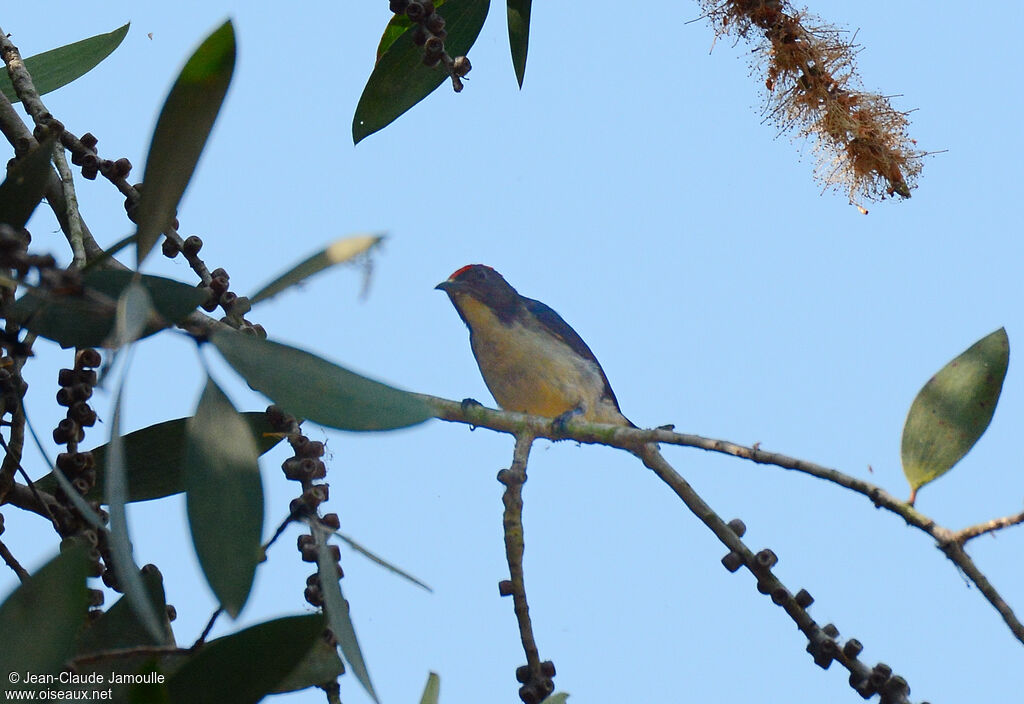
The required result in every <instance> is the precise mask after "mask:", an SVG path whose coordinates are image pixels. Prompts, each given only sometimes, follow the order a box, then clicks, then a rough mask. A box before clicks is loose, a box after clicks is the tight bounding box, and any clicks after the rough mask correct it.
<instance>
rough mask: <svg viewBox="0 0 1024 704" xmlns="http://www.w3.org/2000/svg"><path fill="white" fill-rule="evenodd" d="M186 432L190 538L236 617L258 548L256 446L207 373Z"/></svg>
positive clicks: (253, 573) (259, 515)
mask: <svg viewBox="0 0 1024 704" xmlns="http://www.w3.org/2000/svg"><path fill="white" fill-rule="evenodd" d="M186 434H187V438H188V444H187V445H186V447H185V486H186V495H187V505H188V524H189V527H190V528H191V530H192V543H193V545H195V549H196V555H197V556H198V557H199V564H200V566H201V567H202V568H203V574H205V575H206V580H207V581H208V582H209V583H210V588H211V589H213V593H214V594H216V595H217V599H218V600H219V601H220V605H221V606H222V607H224V610H225V611H227V612H228V613H229V614H230V615H231V617H232V618H237V617H238V614H239V612H241V610H242V607H243V606H244V605H245V602H246V600H247V599H248V598H249V591H250V590H251V589H252V582H253V578H254V577H255V576H256V565H257V564H259V561H260V558H261V552H262V551H261V549H260V540H261V539H262V537H263V484H262V483H261V482H260V467H259V462H258V460H259V449H258V447H257V445H256V440H255V439H254V438H253V436H252V432H251V431H250V430H249V424H248V423H246V422H245V420H244V419H243V418H242V417H241V416H240V415H239V414H238V411H236V410H235V407H234V406H232V405H231V401H229V400H228V397H227V396H225V395H224V392H223V391H221V390H220V388H219V387H218V386H217V384H215V383H214V382H213V380H212V379H207V380H206V388H205V389H204V390H203V394H202V396H200V398H199V405H198V406H197V407H196V414H195V415H194V416H193V417H192V418H191V419H190V420H189V422H188V424H187V428H186ZM274 684H276V683H274Z"/></svg>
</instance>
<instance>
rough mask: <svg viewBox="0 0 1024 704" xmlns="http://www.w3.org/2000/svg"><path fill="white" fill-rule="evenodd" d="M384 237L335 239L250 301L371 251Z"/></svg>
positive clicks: (266, 297) (261, 299)
mask: <svg viewBox="0 0 1024 704" xmlns="http://www.w3.org/2000/svg"><path fill="white" fill-rule="evenodd" d="M382 239H384V236H383V235H357V236H355V237H343V238H342V239H339V240H335V241H334V242H332V243H331V244H330V245H328V246H327V247H326V248H324V249H322V250H320V251H319V252H317V253H316V254H314V255H312V256H310V257H307V258H306V259H304V260H303V261H301V262H299V263H298V264H296V265H295V266H293V267H292V268H291V269H289V270H288V271H286V272H285V273H283V274H281V275H280V276H279V277H277V278H276V279H274V280H273V281H271V282H270V283H269V284H267V285H266V286H264V287H263V288H261V289H260V290H259V291H257V292H256V293H254V294H253V295H252V296H250V297H249V301H250V302H251V303H252V304H256V303H259V302H260V301H263V300H266V299H268V298H270V297H271V296H276V295H277V294H278V293H280V292H281V291H284V290H285V289H287V288H290V287H292V286H295V285H296V284H298V283H301V282H303V281H305V280H306V279H308V278H309V277H310V276H313V275H314V274H317V273H319V272H321V271H323V270H324V269H327V268H328V267H332V266H334V265H335V264H341V263H343V262H347V261H350V260H352V259H354V258H355V257H358V256H359V255H360V254H364V253H366V252H369V251H370V250H371V249H373V248H374V247H375V246H377V245H378V244H380V241H381V240H382Z"/></svg>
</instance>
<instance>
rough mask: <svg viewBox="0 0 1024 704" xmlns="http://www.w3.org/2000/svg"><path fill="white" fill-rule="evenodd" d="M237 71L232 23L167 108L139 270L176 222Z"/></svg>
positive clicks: (145, 210) (183, 77) (152, 163)
mask: <svg viewBox="0 0 1024 704" xmlns="http://www.w3.org/2000/svg"><path fill="white" fill-rule="evenodd" d="M234 68H235V30H234V27H233V26H232V24H231V21H230V20H229V21H227V22H225V23H224V24H222V25H221V26H220V27H219V28H217V29H216V30H214V32H213V33H212V34H211V35H210V36H208V37H207V38H206V39H205V40H204V41H203V43H202V44H200V45H199V48H198V49H196V50H195V52H194V53H193V54H192V56H191V58H189V60H188V62H186V64H185V66H184V68H182V69H181V73H180V74H178V80H177V81H175V83H174V87H173V88H171V92H170V94H169V95H168V96H167V100H166V101H165V102H164V107H163V110H162V111H161V112H160V118H159V119H158V120H157V123H156V129H155V130H154V131H153V140H152V141H151V142H150V145H149V156H147V157H146V173H145V175H144V176H143V179H142V181H143V190H142V198H141V199H140V200H139V206H138V210H137V211H136V215H135V220H136V222H137V223H138V226H139V228H138V231H137V233H136V240H135V247H136V251H137V258H138V264H139V265H141V264H142V260H143V259H145V258H146V255H147V254H149V251H150V250H151V249H152V248H153V245H154V244H156V241H157V238H158V237H159V236H160V233H162V232H163V231H164V230H166V229H168V228H169V227H170V226H171V224H172V223H173V222H174V218H175V212H176V210H177V208H178V202H179V201H180V200H181V196H182V195H183V194H184V193H185V188H186V187H187V186H188V182H189V181H190V180H191V178H192V173H193V172H194V171H195V168H196V164H197V163H198V162H199V155H200V154H202V152H203V147H205V146H206V139H207V137H209V136H210V130H211V129H212V128H213V123H214V121H215V120H216V119H217V114H218V113H219V112H220V106H221V104H222V103H223V102H224V96H225V94H227V91H228V85H229V84H230V83H231V75H232V73H233V72H234Z"/></svg>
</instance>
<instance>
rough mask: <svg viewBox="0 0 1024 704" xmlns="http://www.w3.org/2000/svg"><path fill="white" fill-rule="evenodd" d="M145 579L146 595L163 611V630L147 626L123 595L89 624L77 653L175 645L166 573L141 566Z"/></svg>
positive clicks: (143, 581) (142, 575)
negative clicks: (157, 633) (168, 615)
mask: <svg viewBox="0 0 1024 704" xmlns="http://www.w3.org/2000/svg"><path fill="white" fill-rule="evenodd" d="M141 577H142V583H143V584H144V585H145V588H146V597H147V598H148V599H149V603H150V604H152V605H153V610H154V611H156V612H157V613H158V614H164V615H165V616H164V618H162V619H161V621H162V623H161V626H162V632H161V634H160V637H159V638H154V637H153V634H152V633H150V632H149V630H148V629H147V628H146V627H145V625H144V624H143V623H142V622H141V621H140V620H139V617H138V616H137V615H136V614H135V611H134V609H132V606H131V604H130V603H129V601H128V597H126V596H122V597H121V598H120V599H118V600H117V602H115V603H114V605H113V606H111V607H110V608H109V609H107V610H106V611H105V612H104V613H103V615H102V616H100V617H99V618H98V619H96V620H95V621H92V622H91V623H90V624H89V626H88V628H87V629H86V630H85V631H83V632H82V633H81V634H80V635H79V637H78V647H77V648H76V653H77V654H79V655H85V654H87V653H95V652H101V651H110V650H120V649H129V648H138V647H140V646H152V645H174V635H173V633H171V624H170V622H169V621H168V620H167V618H166V613H167V611H166V610H167V602H166V600H165V599H166V597H165V595H164V581H163V577H162V576H161V574H160V570H158V569H157V568H156V567H154V566H153V565H146V566H145V567H143V568H142V574H141Z"/></svg>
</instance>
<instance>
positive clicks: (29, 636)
mask: <svg viewBox="0 0 1024 704" xmlns="http://www.w3.org/2000/svg"><path fill="white" fill-rule="evenodd" d="M87 570H88V556H87V552H86V549H85V547H84V546H82V545H80V544H72V545H70V546H69V547H68V548H67V549H65V550H64V552H62V553H61V554H60V555H58V556H57V557H55V558H53V559H52V560H50V561H49V562H48V563H46V565H44V566H43V567H42V569H40V570H39V571H37V572H36V573H35V574H34V575H32V577H31V578H30V579H29V580H28V581H27V582H25V583H24V584H22V585H20V586H19V587H18V588H17V589H15V590H14V592H13V593H12V594H11V595H10V596H8V597H7V599H6V600H5V601H4V602H3V604H2V605H0V634H2V635H3V637H4V640H5V644H4V647H3V648H0V672H2V673H4V674H3V676H2V677H0V693H2V692H8V691H11V690H23V689H26V687H25V685H24V684H23V683H22V684H19V683H13V684H12V683H11V682H10V680H9V678H8V675H9V674H10V673H13V672H17V673H25V672H31V673H34V674H44V673H52V674H54V675H56V674H57V673H58V672H60V671H61V670H62V669H63V668H64V665H65V661H66V660H67V659H68V658H69V657H71V655H72V654H74V648H75V634H76V633H77V631H78V629H79V627H80V626H81V625H82V623H83V621H84V620H85V618H84V616H85V611H86V609H87V608H88V606H89V594H88V592H87V590H86V585H85V577H86V572H87Z"/></svg>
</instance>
